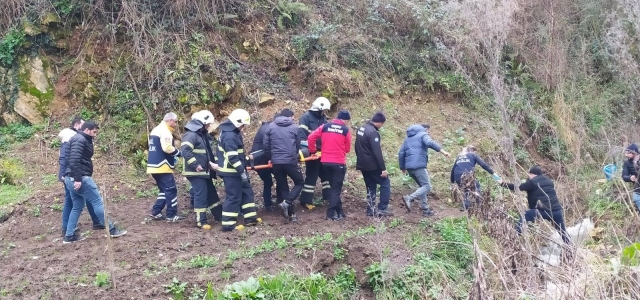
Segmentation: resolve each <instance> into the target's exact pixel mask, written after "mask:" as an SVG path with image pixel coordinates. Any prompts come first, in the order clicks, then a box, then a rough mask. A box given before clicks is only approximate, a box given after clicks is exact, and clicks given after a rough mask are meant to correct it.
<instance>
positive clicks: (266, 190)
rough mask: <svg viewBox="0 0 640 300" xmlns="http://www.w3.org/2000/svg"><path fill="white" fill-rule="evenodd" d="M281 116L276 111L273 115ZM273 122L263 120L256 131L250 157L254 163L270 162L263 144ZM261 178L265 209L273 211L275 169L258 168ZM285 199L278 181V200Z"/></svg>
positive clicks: (263, 163)
mask: <svg viewBox="0 0 640 300" xmlns="http://www.w3.org/2000/svg"><path fill="white" fill-rule="evenodd" d="M279 116H280V113H276V114H275V116H273V120H275V119H276V118H277V117H279ZM269 124H271V122H262V124H261V125H260V129H258V132H257V133H256V136H255V137H254V138H253V145H251V153H250V156H251V157H250V159H253V164H254V165H266V164H268V163H269V157H268V156H267V155H266V154H265V151H264V150H265V147H264V144H263V140H264V133H265V131H267V128H268V127H269ZM256 173H258V176H260V179H262V183H263V187H262V199H263V201H264V209H265V210H266V211H273V210H274V206H273V200H272V199H271V187H273V178H272V177H271V174H273V169H271V168H269V169H260V170H256ZM283 200H284V198H283V196H282V191H280V188H278V183H277V182H276V202H277V203H281V202H282V201H283Z"/></svg>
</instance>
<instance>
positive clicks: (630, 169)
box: [622, 158, 640, 194]
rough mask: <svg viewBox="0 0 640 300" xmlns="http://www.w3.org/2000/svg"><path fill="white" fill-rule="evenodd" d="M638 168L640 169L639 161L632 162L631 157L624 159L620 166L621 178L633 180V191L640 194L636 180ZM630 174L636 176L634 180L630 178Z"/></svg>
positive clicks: (639, 187) (639, 186) (627, 180)
mask: <svg viewBox="0 0 640 300" xmlns="http://www.w3.org/2000/svg"><path fill="white" fill-rule="evenodd" d="M638 169H640V161H638V162H637V163H635V164H634V162H633V158H632V159H627V160H625V161H624V165H623V166H622V180H624V181H626V182H633V192H634V193H638V194H640V182H638V178H637V177H638ZM631 176H635V177H636V181H635V182H634V181H632V180H631Z"/></svg>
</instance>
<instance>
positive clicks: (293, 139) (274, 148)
mask: <svg viewBox="0 0 640 300" xmlns="http://www.w3.org/2000/svg"><path fill="white" fill-rule="evenodd" d="M263 144H264V150H265V151H266V153H267V155H268V156H269V157H270V158H271V163H273V164H279V165H280V164H282V165H297V164H298V161H300V154H299V152H300V138H299V137H298V128H296V125H295V124H294V123H293V120H292V119H291V118H289V117H284V116H281V117H277V118H276V119H275V121H273V122H272V123H271V124H269V126H268V127H267V130H266V132H265V135H264V141H263Z"/></svg>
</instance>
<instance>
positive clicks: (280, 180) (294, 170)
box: [273, 164, 304, 215]
mask: <svg viewBox="0 0 640 300" xmlns="http://www.w3.org/2000/svg"><path fill="white" fill-rule="evenodd" d="M273 174H274V175H275V177H276V187H277V188H278V189H279V190H280V193H281V194H282V195H283V197H284V199H285V200H284V201H287V203H288V204H289V215H291V214H293V206H292V205H291V204H293V200H296V198H298V196H300V193H301V192H302V188H303V187H304V178H303V177H302V171H301V170H300V166H298V164H295V165H294V164H283V165H273ZM287 177H289V178H291V180H293V189H291V191H289V182H288V181H287Z"/></svg>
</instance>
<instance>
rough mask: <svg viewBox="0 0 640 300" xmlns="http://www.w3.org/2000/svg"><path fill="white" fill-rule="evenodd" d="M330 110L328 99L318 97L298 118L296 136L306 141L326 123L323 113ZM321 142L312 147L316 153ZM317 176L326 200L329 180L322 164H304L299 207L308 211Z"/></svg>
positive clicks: (311, 207) (311, 162)
mask: <svg viewBox="0 0 640 300" xmlns="http://www.w3.org/2000/svg"><path fill="white" fill-rule="evenodd" d="M329 109H331V103H330V102H329V99H327V98H325V97H318V98H317V99H316V100H315V101H313V104H312V105H311V108H310V109H309V111H307V112H306V113H304V114H303V115H302V117H301V118H300V122H299V125H298V128H299V129H298V135H299V136H300V139H301V140H302V141H303V142H302V143H303V144H304V143H305V142H304V141H307V144H308V138H309V135H310V134H311V133H312V132H313V131H315V130H316V129H317V128H318V127H321V126H322V125H324V124H326V123H327V117H326V116H325V114H324V113H325V112H326V111H328V110H329ZM321 146H322V141H321V140H317V141H316V144H315V145H313V149H317V151H321V148H322V147H321ZM308 147H309V150H311V145H308ZM318 176H319V177H320V181H322V199H323V200H327V199H329V197H328V192H329V180H328V179H327V178H328V177H327V175H326V172H324V169H323V168H322V163H321V162H320V161H318V160H310V161H307V162H305V179H304V187H303V188H302V194H301V195H300V205H302V206H303V207H304V208H307V209H309V210H311V209H313V208H314V206H313V193H314V192H315V189H316V181H317V180H318Z"/></svg>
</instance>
